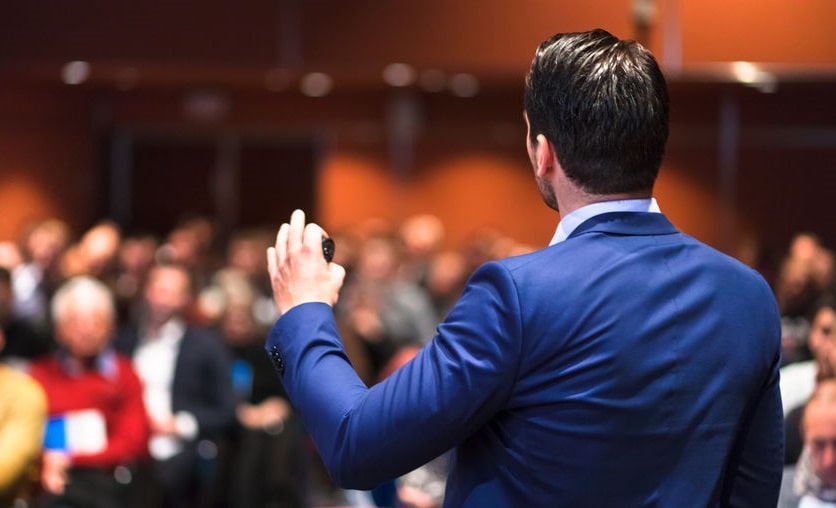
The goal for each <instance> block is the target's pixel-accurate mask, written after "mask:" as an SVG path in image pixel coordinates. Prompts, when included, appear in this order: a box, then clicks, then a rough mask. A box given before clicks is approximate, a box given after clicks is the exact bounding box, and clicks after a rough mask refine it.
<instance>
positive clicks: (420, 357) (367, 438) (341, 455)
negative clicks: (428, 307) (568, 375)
mask: <svg viewBox="0 0 836 508" xmlns="http://www.w3.org/2000/svg"><path fill="white" fill-rule="evenodd" d="M520 336H521V324H520V312H519V302H518V297H517V291H516V288H515V287H514V283H513V280H512V278H511V277H510V274H509V273H508V271H507V270H506V269H505V268H504V267H502V265H501V264H498V263H490V264H487V265H484V266H483V267H481V268H480V269H479V270H477V271H476V272H475V273H474V275H473V276H472V277H471V280H470V281H469V282H468V285H467V287H466V288H465V291H464V293H463V295H462V297H461V299H460V300H459V302H458V303H457V304H456V306H455V307H454V308H453V310H452V311H451V312H450V313H449V314H448V317H447V319H446V320H445V322H444V323H442V324H441V325H440V326H439V327H438V330H437V334H436V336H435V337H434V338H433V340H432V341H431V342H430V343H429V344H428V345H427V346H425V347H424V348H423V349H422V350H421V351H420V352H419V353H418V354H417V356H416V357H415V358H414V359H413V360H412V361H410V362H409V363H407V364H406V365H404V366H403V367H402V368H400V369H399V370H397V371H396V372H395V373H393V374H392V375H391V376H389V377H387V378H386V379H385V380H384V381H382V382H380V383H378V384H376V385H374V386H373V387H372V388H367V387H366V386H365V385H364V384H363V382H362V381H361V380H360V378H359V377H358V376H357V374H356V373H355V372H354V370H353V368H352V366H351V364H350V363H349V361H348V358H347V357H346V355H345V352H344V350H343V348H342V344H341V341H340V337H339V335H338V332H337V327H336V323H335V321H334V318H333V313H332V312H331V308H330V307H329V306H328V305H326V304H321V303H310V304H304V305H300V306H297V307H295V308H293V309H291V310H290V311H288V312H287V313H286V314H285V315H284V316H282V317H281V318H280V319H279V321H278V322H277V323H276V325H275V326H274V327H273V329H272V330H271V332H270V334H269V336H268V340H267V344H266V348H267V350H268V353H270V355H271V356H272V358H273V361H274V364H275V365H276V368H277V370H278V371H279V373H280V375H281V377H282V382H283V383H284V386H285V389H286V390H287V392H288V394H289V396H290V399H291V401H292V402H293V404H294V406H295V407H296V409H297V411H298V412H299V414H300V415H301V417H302V419H303V421H304V422H305V425H306V427H307V429H308V431H309V433H310V434H311V436H312V437H313V440H314V442H315V443H316V446H317V449H318V451H319V453H320V455H321V457H322V459H323V461H324V463H325V465H326V467H327V468H328V470H329V472H330V474H331V476H332V478H333V479H334V481H335V482H336V483H337V484H339V485H342V486H344V487H349V488H358V489H368V488H372V487H374V486H376V485H378V484H380V483H381V482H383V481H385V480H387V479H391V478H394V477H397V476H400V475H402V474H404V473H406V472H409V471H411V470H413V469H415V468H416V467H418V466H420V465H421V464H424V463H426V462H429V461H430V460H432V459H433V458H435V457H437V456H439V455H440V454H442V453H444V452H445V451H446V450H448V449H450V448H451V447H453V446H455V445H456V444H457V443H459V442H461V441H462V440H464V439H465V438H467V437H468V436H469V435H471V434H472V433H473V432H475V431H476V430H477V429H479V428H481V427H483V426H484V425H485V423H486V422H487V421H488V420H489V419H490V418H492V417H493V416H494V415H495V414H496V412H497V411H498V410H500V409H501V408H502V407H503V405H504V404H505V402H506V401H507V399H508V397H509V395H510V390H511V386H512V385H513V383H512V381H513V378H514V377H515V375H516V371H517V365H518V361H519V356H520V348H521V341H520V339H519V338H520Z"/></svg>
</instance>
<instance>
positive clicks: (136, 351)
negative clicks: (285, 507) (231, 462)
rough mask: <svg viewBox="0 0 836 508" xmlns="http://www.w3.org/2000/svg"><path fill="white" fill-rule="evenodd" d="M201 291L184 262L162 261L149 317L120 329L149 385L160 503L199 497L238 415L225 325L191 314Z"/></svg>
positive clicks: (151, 278) (146, 311) (149, 288)
mask: <svg viewBox="0 0 836 508" xmlns="http://www.w3.org/2000/svg"><path fill="white" fill-rule="evenodd" d="M192 297H193V291H192V284H191V276H190V273H189V271H188V270H187V269H186V268H185V267H184V266H182V265H176V264H170V265H155V266H153V267H152V268H151V269H150V270H149V272H148V278H147V281H146V284H145V288H144V291H143V304H144V308H143V310H142V312H141V314H142V317H141V318H140V320H139V323H138V325H137V326H135V327H131V328H128V329H125V330H122V332H121V333H120V334H119V337H118V338H117V343H116V346H117V349H118V350H119V351H121V352H123V353H125V354H127V355H129V356H131V357H132V358H133V364H134V367H135V368H136V370H137V372H138V373H139V376H140V378H141V379H142V381H143V385H144V400H145V405H146V407H147V410H148V416H149V418H150V420H151V432H152V435H151V439H150V441H149V451H150V453H151V456H152V458H153V459H154V466H155V467H154V472H153V476H152V477H153V481H152V486H153V487H154V489H152V490H156V488H159V492H153V493H152V494H151V495H150V497H151V498H154V497H158V498H159V499H158V500H152V501H151V502H152V503H153V505H154V506H162V507H163V508H167V507H186V506H192V505H194V504H195V503H197V502H199V499H200V497H201V496H202V495H203V494H204V493H205V492H207V491H208V489H209V488H210V486H211V484H212V481H213V480H214V478H212V476H211V474H209V473H211V472H212V470H213V466H214V464H215V460H216V458H217V457H216V456H217V449H218V444H219V440H220V439H222V438H223V436H224V435H225V433H226V432H228V431H229V430H230V429H231V428H232V425H233V423H234V421H235V394H234V392H233V388H232V378H231V367H230V361H229V357H228V355H227V353H226V349H225V346H224V344H223V342H222V340H221V338H220V336H219V335H218V334H217V333H214V332H211V331H210V330H209V329H205V328H201V327H195V326H192V325H191V323H189V321H188V319H187V311H188V309H189V307H190V306H191V304H192V300H193V298H192Z"/></svg>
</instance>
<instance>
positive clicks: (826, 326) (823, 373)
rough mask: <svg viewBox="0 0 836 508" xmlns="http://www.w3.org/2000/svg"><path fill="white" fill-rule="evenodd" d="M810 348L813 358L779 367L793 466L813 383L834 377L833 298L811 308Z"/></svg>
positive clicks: (788, 456)
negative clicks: (805, 408)
mask: <svg viewBox="0 0 836 508" xmlns="http://www.w3.org/2000/svg"><path fill="white" fill-rule="evenodd" d="M809 346H810V350H811V351H812V353H813V358H812V359H811V360H807V361H800V362H794V363H791V364H789V365H786V366H784V367H782V368H781V399H782V401H783V403H784V419H785V422H786V426H785V436H786V437H785V452H786V453H785V460H784V462H785V463H786V464H794V463H795V462H796V461H797V460H798V457H799V455H800V454H801V445H802V440H801V434H800V424H799V422H800V421H801V415H802V414H803V412H804V404H805V403H806V401H807V399H808V398H809V397H810V394H812V393H813V390H814V389H815V386H816V381H817V380H819V379H826V378H831V377H834V376H836V296H834V295H833V294H832V293H826V294H824V295H823V296H821V297H820V298H819V300H818V302H817V304H816V306H815V307H814V309H813V314H812V325H811V327H810V334H809Z"/></svg>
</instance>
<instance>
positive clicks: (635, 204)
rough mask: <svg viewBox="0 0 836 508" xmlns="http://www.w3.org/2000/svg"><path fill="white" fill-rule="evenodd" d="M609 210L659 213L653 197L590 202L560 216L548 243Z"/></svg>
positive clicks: (557, 240) (557, 239)
mask: <svg viewBox="0 0 836 508" xmlns="http://www.w3.org/2000/svg"><path fill="white" fill-rule="evenodd" d="M610 212H649V213H661V210H659V204H658V203H657V202H656V199H655V198H646V199H618V200H615V201H601V202H599V203H592V204H589V205H586V206H582V207H580V208H578V209H577V210H574V211H573V212H572V213H569V214H566V216H565V217H561V218H560V223H558V225H557V230H556V231H555V232H554V236H553V237H552V240H551V242H549V245H554V244H557V243H560V242H562V241H563V240H565V239H566V238H568V237H569V235H571V234H572V231H574V230H575V228H577V227H578V226H580V225H581V224H583V223H584V222H585V221H587V220H588V219H591V218H592V217H595V216H596V215H601V214H602V213H610Z"/></svg>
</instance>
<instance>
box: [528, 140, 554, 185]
mask: <svg viewBox="0 0 836 508" xmlns="http://www.w3.org/2000/svg"><path fill="white" fill-rule="evenodd" d="M536 139H537V144H536V145H535V146H534V159H535V161H536V162H537V165H536V167H535V169H534V171H535V173H536V175H537V176H538V177H540V178H544V177H546V176H549V175H550V174H551V173H552V172H553V171H554V169H555V165H556V164H557V157H556V155H555V152H554V147H553V146H552V144H551V143H550V142H549V140H548V139H546V136H544V135H543V134H538V135H537V138H536Z"/></svg>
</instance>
